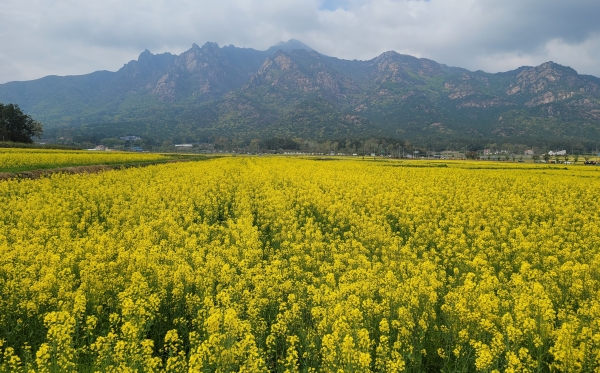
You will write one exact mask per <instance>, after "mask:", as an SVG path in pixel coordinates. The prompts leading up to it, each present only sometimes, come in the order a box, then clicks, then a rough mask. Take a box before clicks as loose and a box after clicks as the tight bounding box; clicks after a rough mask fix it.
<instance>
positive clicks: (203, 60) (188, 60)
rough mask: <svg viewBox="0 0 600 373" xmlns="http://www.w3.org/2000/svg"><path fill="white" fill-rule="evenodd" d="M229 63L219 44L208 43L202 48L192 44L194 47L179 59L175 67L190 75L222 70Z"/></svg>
mask: <svg viewBox="0 0 600 373" xmlns="http://www.w3.org/2000/svg"><path fill="white" fill-rule="evenodd" d="M228 64H229V61H228V60H227V57H226V56H225V55H224V54H223V52H222V51H221V49H220V48H219V45H218V44H217V43H212V42H206V43H205V44H204V45H203V46H202V47H199V46H198V44H196V43H194V44H192V47H191V48H190V49H188V50H187V51H185V52H183V53H182V54H180V55H179V57H177V60H176V62H175V65H176V66H177V67H179V68H181V69H184V70H187V71H188V72H190V73H193V72H197V71H199V70H201V69H206V68H220V67H222V66H225V65H228Z"/></svg>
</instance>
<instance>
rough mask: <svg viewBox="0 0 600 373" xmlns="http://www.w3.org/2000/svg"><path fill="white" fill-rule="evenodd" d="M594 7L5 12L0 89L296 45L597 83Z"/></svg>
mask: <svg viewBox="0 0 600 373" xmlns="http://www.w3.org/2000/svg"><path fill="white" fill-rule="evenodd" d="M599 20H600V0H429V1H424V0H102V1H98V0H0V40H1V42H0V83H3V82H7V81H14V80H30V79H36V78H40V77H43V76H46V75H76V74H85V73H90V72H93V71H96V70H111V71H116V70H118V69H119V68H120V67H122V66H123V64H125V63H127V62H128V61H130V60H132V59H137V56H138V55H139V54H140V53H141V52H142V51H143V50H144V49H149V50H150V51H151V52H153V53H159V52H171V53H174V54H179V53H181V52H183V51H185V50H187V49H189V48H190V47H191V45H192V43H197V44H199V45H202V44H204V43H205V42H207V41H213V42H217V43H218V44H219V45H220V46H223V45H229V44H233V45H235V46H239V47H249V48H255V49H261V50H264V49H267V48H268V47H269V46H271V45H274V44H276V43H277V42H279V41H282V40H283V41H285V40H288V39H291V38H294V39H298V40H300V41H302V42H304V43H305V44H307V45H308V46H310V47H311V48H313V49H315V50H317V51H319V52H321V53H323V54H327V55H330V56H335V57H339V58H345V59H362V60H368V59H371V58H373V57H375V56H377V55H379V54H381V53H382V52H385V51H389V50H395V51H397V52H400V53H404V54H410V55H414V56H417V57H425V58H430V59H433V60H435V61H437V62H440V63H445V64H447V65H451V66H460V67H465V68H467V69H470V70H484V71H488V72H498V71H507V70H512V69H515V68H517V67H519V66H522V65H538V64H541V63H543V62H546V61H554V62H557V63H560V64H562V65H568V66H571V67H573V68H574V69H575V70H577V71H578V72H579V73H583V74H592V75H596V76H598V77H600V21H599Z"/></svg>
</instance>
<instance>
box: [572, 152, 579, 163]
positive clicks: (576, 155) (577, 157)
mask: <svg viewBox="0 0 600 373" xmlns="http://www.w3.org/2000/svg"><path fill="white" fill-rule="evenodd" d="M578 160H579V154H575V155H574V156H573V162H574V163H575V164H577V161H578Z"/></svg>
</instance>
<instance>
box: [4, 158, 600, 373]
mask: <svg viewBox="0 0 600 373" xmlns="http://www.w3.org/2000/svg"><path fill="white" fill-rule="evenodd" d="M397 166H402V164H401V163H383V162H366V161H364V162H361V161H335V162H318V161H316V160H302V159H288V158H242V157H237V158H221V159H213V160H210V161H205V162H200V163H177V164H167V165H157V166H150V167H146V168H136V169H127V170H120V171H108V172H104V173H102V174H81V175H63V174H54V175H52V176H50V177H47V178H42V179H39V180H10V181H2V182H0V206H2V207H3V208H2V209H0V372H82V371H89V372H234V371H235V372H281V373H288V372H289V373H292V372H336V373H337V372H423V371H431V372H433V371H440V372H490V373H491V372H598V371H600V282H599V281H600V230H599V229H598V222H599V221H600V218H599V214H600V197H599V196H598V194H597V190H598V186H600V179H599V177H598V176H599V175H600V173H596V172H595V169H594V171H592V170H591V169H586V168H584V167H583V166H582V167H579V168H578V167H571V168H570V169H569V170H558V169H549V168H532V167H529V168H519V167H513V168H512V169H510V170H501V169H486V168H485V167H483V168H474V167H472V166H471V164H466V166H465V167H461V166H460V165H459V166H457V167H447V168H441V167H397Z"/></svg>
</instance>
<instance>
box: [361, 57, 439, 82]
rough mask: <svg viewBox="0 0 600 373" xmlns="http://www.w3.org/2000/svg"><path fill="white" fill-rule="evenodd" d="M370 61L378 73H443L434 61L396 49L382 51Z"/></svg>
mask: <svg viewBox="0 0 600 373" xmlns="http://www.w3.org/2000/svg"><path fill="white" fill-rule="evenodd" d="M372 61H373V62H374V63H375V65H376V69H377V71H378V72H379V73H391V74H392V75H393V76H397V75H398V74H399V73H400V72H401V71H406V70H410V71H412V72H414V73H416V74H419V75H424V76H436V75H442V74H444V71H443V69H442V68H441V66H440V65H439V64H438V63H437V62H435V61H432V60H429V59H426V58H417V57H413V56H409V55H406V54H400V53H398V52H396V51H388V52H384V53H382V54H380V55H379V56H377V57H376V58H375V59H374V60H372ZM393 80H395V79H393Z"/></svg>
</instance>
